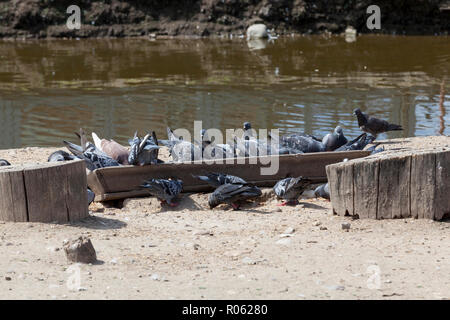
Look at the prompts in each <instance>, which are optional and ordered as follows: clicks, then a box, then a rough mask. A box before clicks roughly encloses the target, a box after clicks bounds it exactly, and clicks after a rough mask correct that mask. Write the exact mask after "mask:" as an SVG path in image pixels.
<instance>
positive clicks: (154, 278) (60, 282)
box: [0, 137, 450, 299]
mask: <svg viewBox="0 0 450 320" xmlns="http://www.w3.org/2000/svg"><path fill="white" fill-rule="evenodd" d="M445 144H447V145H449V144H450V138H448V137H427V138H423V139H418V138H411V139H407V140H400V139H396V140H391V141H390V144H386V146H385V147H386V149H391V150H392V151H390V152H395V150H393V149H396V148H397V149H399V148H403V149H405V148H409V147H411V146H414V147H418V146H425V145H426V146H427V147H438V146H443V145H445ZM54 150H57V149H53V148H24V149H15V150H0V158H6V159H7V160H9V161H10V162H12V163H27V162H28V163H30V162H42V161H45V160H46V158H47V157H48V155H49V154H50V153H51V152H52V151H54ZM264 193H265V194H266V197H265V198H264V199H262V200H261V202H258V203H249V204H247V205H245V206H244V207H243V210H241V211H233V210H231V209H230V208H229V207H228V206H225V205H223V206H219V207H217V208H215V209H214V210H210V209H208V208H207V201H206V199H207V194H183V199H182V200H181V204H180V206H179V207H177V208H161V206H160V205H159V202H158V201H157V200H156V199H154V198H150V197H148V198H136V199H127V200H126V201H125V202H124V207H123V208H121V209H119V208H113V207H105V206H104V205H102V204H99V203H94V204H92V205H91V206H90V211H91V217H89V218H87V219H85V220H83V221H80V222H77V223H70V224H44V223H11V222H0V252H1V259H0V287H1V290H0V299H450V277H449V274H450V261H449V259H450V247H449V246H448V243H449V240H450V224H449V221H448V220H447V221H441V222H436V221H429V220H415V219H396V220H380V221H376V220H352V218H351V217H340V216H336V215H333V214H332V212H331V204H330V203H329V202H328V201H326V200H324V199H303V200H301V202H300V205H298V206H296V207H278V206H277V205H276V203H277V201H276V199H275V198H274V197H273V196H272V195H270V194H269V189H264ZM343 223H350V229H349V230H348V231H346V230H343V229H342V224H343ZM80 235H84V236H88V237H90V239H91V241H92V243H93V245H94V248H95V249H96V251H97V258H98V259H99V262H98V263H97V264H93V265H76V264H71V263H69V262H68V261H67V259H66V257H65V254H64V251H63V249H62V245H63V241H64V240H65V239H74V238H77V237H78V236H80ZM78 280H79V282H77V281H78Z"/></svg>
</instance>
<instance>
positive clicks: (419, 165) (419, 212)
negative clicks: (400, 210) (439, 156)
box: [411, 152, 436, 219]
mask: <svg viewBox="0 0 450 320" xmlns="http://www.w3.org/2000/svg"><path fill="white" fill-rule="evenodd" d="M435 188H436V153H435V152H423V153H418V154H413V155H412V157H411V216H412V217H414V218H419V219H424V218H429V219H432V218H433V217H434V212H435V210H436V199H435Z"/></svg>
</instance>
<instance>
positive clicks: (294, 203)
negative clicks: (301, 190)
mask: <svg viewBox="0 0 450 320" xmlns="http://www.w3.org/2000/svg"><path fill="white" fill-rule="evenodd" d="M286 204H287V205H289V206H296V205H298V204H299V202H298V200H289V201H288V202H287V203H286Z"/></svg>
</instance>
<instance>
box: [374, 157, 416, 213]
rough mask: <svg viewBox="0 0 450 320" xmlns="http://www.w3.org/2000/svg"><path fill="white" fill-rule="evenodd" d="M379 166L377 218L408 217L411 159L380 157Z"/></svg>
mask: <svg viewBox="0 0 450 320" xmlns="http://www.w3.org/2000/svg"><path fill="white" fill-rule="evenodd" d="M379 164H380V169H379V178H378V209H377V213H378V214H377V218H378V219H393V218H407V217H410V215H411V208H410V202H409V199H410V198H409V197H410V184H411V181H410V172H411V157H409V156H403V157H382V158H380V160H379Z"/></svg>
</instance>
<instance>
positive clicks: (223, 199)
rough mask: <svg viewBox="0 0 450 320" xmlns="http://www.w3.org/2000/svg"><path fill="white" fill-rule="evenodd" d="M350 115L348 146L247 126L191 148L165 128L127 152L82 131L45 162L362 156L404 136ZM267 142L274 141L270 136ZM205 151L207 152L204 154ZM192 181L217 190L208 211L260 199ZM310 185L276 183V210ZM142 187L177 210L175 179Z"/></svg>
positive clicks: (215, 177)
mask: <svg viewBox="0 0 450 320" xmlns="http://www.w3.org/2000/svg"><path fill="white" fill-rule="evenodd" d="M354 114H355V115H356V117H357V120H358V126H359V127H360V129H361V130H362V131H363V133H362V134H361V135H359V136H358V137H357V138H355V139H353V140H350V141H348V140H347V138H346V137H345V136H344V133H343V130H342V128H341V127H340V126H337V127H336V129H335V130H334V132H332V133H330V134H327V135H325V136H324V137H323V138H322V139H318V138H316V137H314V136H312V135H309V134H305V133H293V134H288V135H284V136H282V137H281V138H279V139H277V140H276V141H270V143H269V142H268V141H263V140H259V139H256V138H255V137H253V134H252V132H253V131H252V127H251V124H250V123H249V122H245V123H244V126H243V130H244V131H243V135H242V137H241V138H240V137H237V136H234V140H233V143H231V144H214V142H213V141H211V140H210V139H209V138H208V135H207V131H206V130H202V132H201V137H202V141H201V142H197V141H194V143H191V142H189V141H185V140H183V138H181V137H177V136H176V135H175V134H174V132H173V131H172V130H171V129H170V128H167V134H168V139H167V140H158V139H157V138H156V134H155V132H154V131H153V132H152V133H151V134H147V135H146V136H145V137H144V138H140V137H139V136H138V135H137V133H135V134H134V137H133V138H132V139H129V141H128V142H129V144H130V147H129V148H126V147H124V146H122V145H121V144H119V143H117V142H116V141H114V140H107V139H100V138H99V137H98V136H97V134H95V133H94V132H93V133H92V139H93V141H94V143H91V142H89V141H88V140H87V137H86V134H85V132H84V131H83V129H80V133H76V135H77V136H78V138H79V139H80V145H77V144H74V143H71V142H68V141H65V140H64V141H63V143H64V145H65V146H66V148H67V149H68V150H69V151H70V153H71V154H69V153H67V152H65V151H63V150H58V151H56V152H54V153H52V154H51V155H50V156H49V158H48V161H49V162H53V161H67V160H74V159H82V160H84V161H85V162H86V167H87V169H88V170H91V171H92V170H95V169H98V168H104V167H111V166H121V165H141V166H142V165H156V164H159V163H163V161H162V160H160V159H158V151H159V148H160V147H159V144H161V145H164V146H166V147H168V148H169V152H170V155H171V157H172V160H173V161H174V162H183V161H193V160H200V159H211V158H213V159H217V158H228V157H238V156H244V157H249V156H258V155H265V154H274V153H277V154H298V153H310V152H323V151H349V150H362V149H364V148H365V147H366V146H367V145H368V144H371V143H373V142H374V140H375V139H376V137H377V136H378V134H380V133H383V132H387V131H393V130H403V129H402V127H401V126H400V125H396V124H391V123H388V122H387V121H385V120H381V119H377V118H375V117H371V116H368V115H367V114H364V113H362V112H361V110H360V109H355V110H354ZM269 138H270V139H271V140H272V139H275V138H273V137H270V136H269ZM274 142H275V143H274ZM378 145H379V143H378V144H374V145H373V146H372V147H370V148H369V149H368V150H370V151H372V153H377V152H381V151H384V148H378V149H376V147H377V146H378ZM206 150H208V152H205V151H206ZM7 165H10V163H9V162H8V161H6V160H3V159H0V166H7ZM195 177H196V178H198V179H200V180H202V181H204V182H207V183H208V184H210V185H211V186H213V187H215V188H216V189H215V191H214V192H213V193H211V194H210V195H209V199H208V204H209V206H210V208H214V207H216V206H218V205H219V204H221V203H226V204H229V205H231V206H232V207H233V209H235V210H236V209H238V208H239V203H240V202H241V201H243V200H250V199H255V198H257V197H259V196H261V195H262V192H261V190H260V189H259V188H258V187H257V186H255V185H253V184H251V183H248V182H246V181H245V180H244V179H242V178H240V177H236V176H232V175H226V174H221V173H209V174H207V175H205V176H195ZM311 183H312V181H311V180H309V179H308V178H305V177H297V178H285V179H283V180H280V181H278V182H277V183H276V185H275V186H274V187H273V190H274V192H275V194H276V196H277V197H278V198H279V199H283V202H282V203H281V204H280V205H291V204H292V205H294V204H296V203H298V200H297V199H298V198H299V196H300V195H301V194H302V193H303V191H304V190H305V188H306V187H308V186H309V185H310V184H311ZM141 187H142V188H145V189H146V190H147V191H148V192H149V194H151V195H153V196H155V197H157V198H158V199H159V201H160V202H161V204H167V205H169V206H176V205H177V202H176V199H177V196H178V194H179V193H180V192H181V191H182V189H183V182H182V181H181V180H179V179H176V178H170V179H151V180H149V181H145V182H143V184H142V185H141ZM315 194H316V196H317V197H323V198H326V199H330V195H329V189H328V183H327V184H324V185H321V186H319V187H317V188H316V190H315ZM94 196H95V195H94V194H93V192H92V191H91V190H89V189H88V199H89V203H91V202H92V201H93V200H94Z"/></svg>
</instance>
